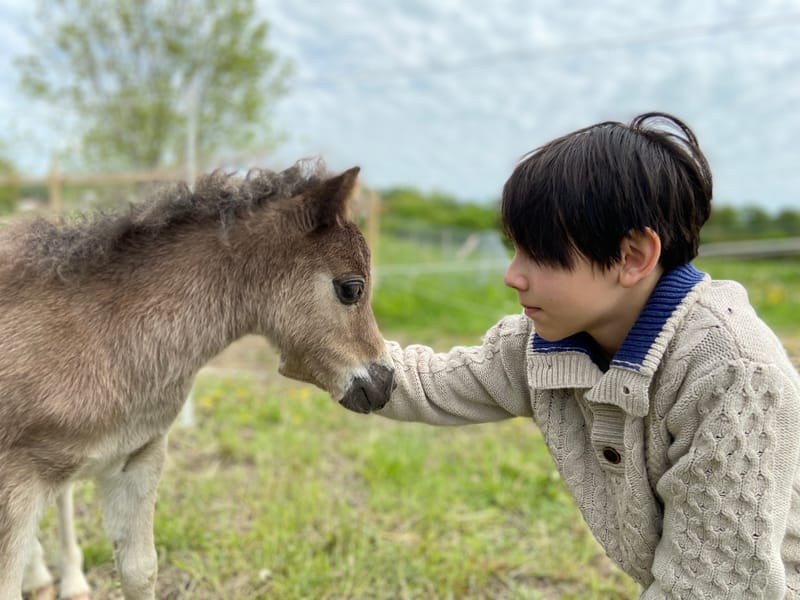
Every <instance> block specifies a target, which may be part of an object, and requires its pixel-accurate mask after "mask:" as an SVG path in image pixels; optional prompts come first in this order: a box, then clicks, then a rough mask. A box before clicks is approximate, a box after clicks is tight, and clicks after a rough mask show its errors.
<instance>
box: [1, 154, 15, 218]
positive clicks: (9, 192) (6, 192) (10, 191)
mask: <svg viewBox="0 0 800 600" xmlns="http://www.w3.org/2000/svg"><path fill="white" fill-rule="evenodd" d="M15 172H16V169H15V168H14V163H13V162H12V161H11V159H9V158H8V157H7V147H6V145H5V143H4V142H2V141H0V175H13V174H14V173H15ZM16 205H17V188H16V186H14V185H0V214H5V213H9V212H12V211H13V210H14V208H15V207H16Z"/></svg>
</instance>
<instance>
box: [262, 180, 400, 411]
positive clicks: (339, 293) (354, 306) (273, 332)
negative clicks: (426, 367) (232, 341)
mask: <svg viewBox="0 0 800 600" xmlns="http://www.w3.org/2000/svg"><path fill="white" fill-rule="evenodd" d="M358 171H359V169H358V167H354V168H352V169H350V170H348V171H345V172H344V173H342V174H340V175H338V176H335V177H330V178H327V179H320V180H319V181H317V182H315V183H314V184H313V185H310V186H309V187H307V188H306V189H303V190H302V191H301V192H299V193H297V194H295V195H292V196H290V197H288V198H284V199H282V200H278V201H277V202H276V203H275V204H274V205H273V207H274V210H272V211H270V215H268V218H267V219H265V221H264V223H262V227H261V228H260V227H259V225H258V224H256V225H253V224H251V227H253V229H252V233H253V234H257V232H259V229H260V233H261V234H263V235H267V236H274V238H275V239H278V240H280V243H279V244H278V247H277V248H276V249H275V250H273V252H272V254H271V256H269V257H262V258H263V264H262V265H261V266H260V269H261V272H262V275H261V277H263V281H265V282H267V287H268V289H269V292H268V294H269V297H270V300H271V303H272V306H271V307H270V310H269V311H267V312H266V313H265V314H268V315H269V321H267V320H265V321H263V322H262V325H261V327H262V329H263V331H262V333H265V334H266V335H267V336H268V337H270V338H271V339H272V341H273V343H274V344H275V345H276V346H277V347H278V349H279V351H280V355H281V358H280V366H279V371H280V372H281V373H282V374H283V375H286V376H287V377H291V378H293V379H299V380H301V381H306V382H309V383H313V384H315V385H317V386H318V387H321V388H322V389H324V390H326V391H328V392H329V393H330V394H331V395H332V396H333V397H334V399H336V400H337V401H339V402H340V403H341V404H342V405H344V406H345V407H347V408H349V409H351V410H354V411H356V412H365V413H366V412H370V411H372V410H377V409H379V408H381V407H383V405H384V404H385V403H386V402H387V401H388V399H389V395H390V393H391V390H392V381H393V374H394V373H393V370H392V368H391V367H390V366H389V365H390V360H389V359H388V357H387V356H386V351H385V346H384V342H383V337H382V336H381V334H380V332H379V330H378V326H377V324H376V322H375V317H374V315H373V313H372V308H371V306H370V296H371V286H370V284H371V277H370V253H369V248H368V247H367V243H366V241H365V239H364V237H363V236H362V235H361V232H360V231H359V230H358V227H357V226H356V225H355V224H354V223H353V222H352V221H351V220H350V218H349V216H348V214H349V210H348V204H349V202H350V200H351V198H352V196H353V195H354V191H355V188H356V184H357V178H358ZM256 268H259V267H258V266H257V267H256Z"/></svg>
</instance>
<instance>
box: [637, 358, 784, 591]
mask: <svg viewBox="0 0 800 600" xmlns="http://www.w3.org/2000/svg"><path fill="white" fill-rule="evenodd" d="M685 398H686V399H687V401H686V402H681V403H678V404H676V406H675V407H674V408H673V411H672V414H670V415H668V427H669V429H670V433H671V435H672V436H673V438H674V442H673V444H672V447H673V448H674V447H681V448H685V449H687V450H686V451H683V450H682V455H681V456H679V457H671V462H672V464H673V465H674V466H673V467H672V468H670V469H669V470H668V471H667V472H666V473H665V474H664V476H663V477H662V478H661V479H660V481H659V482H658V484H657V491H658V494H659V495H660V497H661V498H662V500H663V502H664V525H663V532H662V538H661V540H660V542H659V544H658V546H657V548H656V553H655V558H654V562H653V568H652V573H653V576H654V578H655V581H654V582H653V584H652V585H651V586H650V587H649V588H648V589H647V590H645V592H644V593H643V595H642V598H647V599H652V598H715V599H717V598H735V599H737V600H738V599H746V598H754V599H755V598H759V599H762V600H763V599H766V598H783V597H784V595H785V593H786V583H785V581H786V580H785V574H784V566H783V561H782V559H781V545H782V542H783V539H784V536H785V533H786V527H787V518H788V514H789V509H790V502H791V495H792V487H793V485H794V482H795V478H796V476H797V473H798V469H797V465H798V452H799V451H800V429H799V428H800V398H798V389H797V387H796V386H795V384H794V383H793V382H792V381H791V379H790V378H789V377H788V376H787V374H786V372H785V371H781V370H780V369H779V368H778V367H776V366H771V365H767V364H754V363H752V362H749V361H747V360H731V361H729V362H728V363H727V364H723V365H722V366H721V367H720V368H718V369H717V370H716V371H715V372H713V373H711V374H710V375H707V376H705V377H702V378H700V379H698V380H696V381H694V382H693V383H692V384H691V386H690V391H689V393H688V394H687V395H686V397H685ZM692 407H694V408H692Z"/></svg>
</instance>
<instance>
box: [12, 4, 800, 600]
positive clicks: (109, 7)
mask: <svg viewBox="0 0 800 600" xmlns="http://www.w3.org/2000/svg"><path fill="white" fill-rule="evenodd" d="M798 106H800V0H766V1H763V2H757V3H756V2H747V1H744V0H740V1H732V0H712V1H709V2H703V3H697V2H694V1H688V0H686V1H677V2H674V1H670V2H667V1H654V2H646V3H644V2H633V1H632V0H611V1H608V2H603V3H597V2H590V1H589V0H576V1H574V2H569V3H564V2H556V1H554V0H550V1H546V0H536V1H527V0H497V1H496V2H491V3H486V2H479V1H477V0H463V1H459V0H409V1H404V2H392V1H390V0H374V1H367V0H339V1H338V2H321V1H313V0H309V1H306V2H288V1H285V0H284V1H280V0H260V1H256V0H227V1H224V2H219V1H216V0H143V1H138V2H133V1H130V2H128V1H123V0H118V1H112V0H48V1H46V2H45V1H41V0H40V1H31V0H0V114H2V115H3V127H2V128H0V226H2V223H3V222H7V221H8V220H11V219H16V218H22V217H25V216H28V215H44V216H51V217H67V218H68V217H69V216H70V215H71V214H75V213H77V212H85V211H93V210H97V209H108V208H113V207H116V206H122V205H124V204H126V203H127V202H130V201H133V200H135V199H136V198H139V197H141V196H142V195H143V194H146V193H147V188H148V187H149V186H151V185H153V184H155V183H159V182H164V181H173V180H180V179H183V180H189V181H192V180H193V179H194V178H195V177H196V176H197V174H198V173H201V172H204V171H208V170H211V169H214V168H220V167H222V168H225V169H229V170H232V171H242V172H244V171H246V170H247V169H248V168H251V167H264V168H270V169H275V170H277V169H281V168H284V167H286V166H289V165H291V164H292V163H293V162H295V161H296V160H298V159H300V158H305V157H309V156H321V157H323V158H324V159H325V160H326V162H327V163H328V165H329V166H330V168H331V169H333V170H339V169H345V168H348V167H350V166H352V165H360V166H361V167H362V182H363V186H362V189H361V192H360V198H359V203H358V215H357V216H358V219H359V222H360V224H361V225H362V227H363V230H364V232H365V234H366V236H367V238H368V241H369V243H370V245H371V247H372V250H373V254H374V256H373V260H374V267H375V276H376V290H375V298H374V308H375V313H376V316H377V318H378V321H379V324H380V325H381V328H382V329H383V331H384V333H385V335H386V336H387V337H392V338H396V339H399V340H401V341H404V342H424V343H428V344H431V345H434V346H436V347H439V348H441V349H446V348H447V347H449V346H450V345H452V344H456V343H475V342H477V341H478V340H479V338H480V335H481V334H482V333H483V332H484V331H485V330H486V329H488V328H489V327H490V326H491V325H492V324H493V323H494V322H495V321H496V319H497V318H499V317H500V316H502V315H504V314H508V313H511V312H517V311H518V309H519V306H518V304H517V302H516V296H515V294H514V293H513V292H512V291H510V290H506V289H504V288H503V285H502V275H503V270H504V268H505V266H506V263H507V260H508V256H509V254H508V247H507V244H506V243H505V241H504V239H503V237H502V235H501V233H500V230H499V220H498V215H497V203H498V199H499V195H500V191H501V189H502V186H503V183H504V181H505V179H506V177H507V176H508V175H509V174H510V172H511V170H512V169H513V167H514V165H515V164H516V161H517V160H518V159H519V158H520V157H521V155H523V154H524V153H525V152H527V151H529V150H531V149H533V148H535V147H537V146H539V145H541V144H543V143H546V142H547V141H549V140H550V139H552V138H554V137H557V136H560V135H562V134H564V133H567V132H569V131H572V130H574V129H577V128H580V127H584V126H586V125H589V124H592V123H595V122H599V121H604V120H618V121H629V120H630V119H631V118H632V117H634V116H635V115H637V114H639V113H641V112H646V111H652V110H659V111H665V112H670V113H673V114H674V115H676V116H678V117H680V118H681V119H683V120H684V121H686V122H687V123H688V124H689V125H690V126H691V127H692V128H693V129H694V130H695V132H696V134H697V135H698V138H699V140H700V143H701V146H702V147H703V149H704V150H705V152H706V154H707V156H708V158H709V161H710V163H711V166H712V169H713V172H714V176H715V205H714V211H713V214H712V217H711V220H710V222H709V223H708V225H707V226H706V228H705V230H704V233H703V240H702V241H703V246H702V248H701V256H700V258H699V259H698V261H697V263H698V266H699V267H700V268H701V269H703V270H706V271H708V272H710V273H711V274H712V275H713V276H714V277H717V278H733V279H737V280H739V281H741V282H742V283H744V285H745V286H746V287H747V289H748V292H749V294H750V296H751V299H752V301H753V304H754V305H755V306H756V309H757V310H758V311H759V313H760V314H761V316H762V317H763V318H764V319H765V320H766V321H767V322H768V323H769V324H770V325H771V326H772V327H774V328H775V329H776V331H777V332H778V333H779V335H780V336H781V338H782V339H783V340H784V342H785V344H786V346H787V348H788V349H789V352H790V353H792V354H793V356H795V357H798V356H800V258H798V257H799V256H800V169H798V163H799V162H800V160H799V159H800V151H799V150H798V145H797V139H798V138H800V111H798V110H797V107H798ZM273 359H274V357H272V356H271V355H270V351H269V349H268V348H267V347H266V346H265V345H264V343H263V342H262V341H258V340H252V339H246V340H243V341H242V342H241V343H239V344H237V345H236V347H235V348H232V349H230V351H229V352H226V353H225V355H224V356H222V357H220V358H219V359H218V360H217V361H216V362H215V363H214V364H213V365H212V367H211V368H210V369H209V370H206V371H205V372H204V373H203V374H202V375H201V377H200V378H199V382H198V390H197V392H196V398H197V407H198V413H199V414H198V423H197V427H196V428H194V429H191V430H188V431H182V432H179V433H176V434H175V436H174V440H173V447H174V448H176V450H175V452H174V454H173V456H174V458H173V463H172V467H169V469H168V474H167V478H168V479H170V481H172V482H173V486H175V487H178V488H180V489H181V490H183V492H173V491H171V490H172V489H173V486H170V485H167V486H166V491H165V492H163V494H162V501H161V508H160V510H161V515H162V516H161V517H160V519H161V520H160V521H159V524H158V526H157V541H158V543H159V555H160V558H161V562H162V564H161V571H162V573H165V574H166V575H165V576H164V577H165V580H166V583H165V588H164V589H167V590H169V591H168V592H165V594H166V595H164V596H163V597H176V598H177V597H187V598H188V597H191V598H204V597H208V598H222V597H230V598H259V597H330V598H333V597H336V598H355V597H369V598H380V597H386V598H397V597H427V598H431V597H458V598H466V597H474V598H484V597H490V598H504V597H509V598H512V597H513V598H569V597H575V598H592V597H597V598H613V597H619V598H628V597H631V598H632V597H635V594H636V590H635V586H634V585H633V584H632V582H630V581H629V580H628V579H627V578H626V577H625V576H624V575H622V574H621V573H619V572H618V571H617V570H616V569H615V567H613V565H611V564H610V563H608V561H607V560H606V559H605V558H604V557H603V555H602V552H601V551H599V549H598V548H597V546H596V545H595V544H594V542H593V540H592V539H591V537H590V536H588V533H587V532H586V531H585V529H584V528H583V525H582V524H581V522H580V519H579V517H578V516H577V513H575V511H574V508H573V507H572V506H571V502H570V499H569V498H568V496H567V495H566V493H565V491H564V489H563V487H562V486H561V483H560V480H559V478H558V474H557V473H554V472H553V470H552V465H551V463H550V462H549V459H548V457H547V455H546V450H545V449H544V447H543V445H542V443H541V440H540V439H539V438H538V437H537V435H538V434H536V432H535V430H534V429H533V428H529V427H527V425H529V424H524V425H521V424H519V423H517V422H513V423H510V424H504V425H500V426H491V427H489V428H484V427H476V428H468V429H467V430H466V431H458V432H447V433H444V432H433V431H431V430H430V429H427V428H417V427H416V426H410V425H403V426H397V425H396V424H392V423H378V422H376V421H377V419H372V420H364V419H362V418H360V417H357V416H353V415H349V414H346V413H344V412H343V411H339V410H338V409H336V408H335V407H330V406H329V402H328V401H327V399H326V398H324V397H323V396H321V395H320V394H318V393H317V392H315V391H313V390H310V389H309V388H306V387H303V386H301V385H299V384H293V383H291V382H287V381H285V380H279V379H278V377H277V375H275V374H274V363H273V362H272V361H273ZM265 365H266V367H267V368H265ZM224 423H228V424H229V425H224ZM523 427H524V432H521V431H520V430H521V428H523ZM243 432H244V433H243ZM191 442H197V443H198V444H199V445H200V446H202V447H203V448H204V450H203V451H202V452H200V453H198V452H197V451H196V450H195V449H194V448H195V446H194V445H193V444H192V443H191ZM298 457H299V458H298ZM187 465H188V467H189V469H188V470H189V471H191V473H190V475H191V476H194V478H192V477H191V476H187V475H186V474H185V470H186V469H183V470H182V469H181V468H179V467H182V466H183V467H186V466H187ZM278 465H282V466H280V467H279V466H278ZM298 469H302V473H303V476H302V477H301V478H299V479H302V482H299V481H298V477H297V473H298ZM420 482H424V483H420ZM256 484H258V485H256ZM266 489H270V490H273V492H271V493H269V494H268V504H269V506H270V507H272V508H271V509H270V510H266V509H265V507H264V504H263V503H264V493H265V490H266ZM186 490H191V492H187V491H186ZM232 490H238V492H236V493H233V492H232ZM82 493H83V494H84V496H83V499H84V500H85V502H84V503H83V504H82V505H81V506H84V505H85V506H90V505H91V504H92V503H91V490H90V489H86V490H85V491H84V492H82ZM232 493H233V496H236V500H233V499H232V497H233V496H232V495H231V494H232ZM189 497H191V498H194V499H195V500H193V501H192V502H190V503H189V504H191V505H192V506H194V507H195V508H194V509H192V510H195V509H196V511H197V515H199V516H198V517H197V518H195V517H191V516H189V515H188V513H187V511H189V510H190V509H188V508H187V502H188V500H187V498H189ZM337 498H338V500H337ZM232 503H235V504H236V506H237V507H241V506H250V507H251V509H252V510H250V511H249V512H248V511H247V510H245V511H244V513H240V512H238V511H237V510H229V509H231V506H232ZM209 506H212V507H213V506H217V507H219V510H217V511H216V512H215V519H217V520H216V521H215V522H214V524H213V525H211V524H210V523H209V521H208V520H207V519H205V520H204V519H203V515H204V511H206V510H208V507H209ZM299 506H303V507H306V508H305V509H304V510H303V511H301V510H299V509H298V508H297V507H299ZM81 510H82V513H81V518H82V519H84V522H83V527H84V537H85V548H86V553H87V568H88V569H89V570H90V573H91V578H93V579H92V580H93V584H94V585H95V587H96V589H98V590H99V591H98V597H100V598H105V597H109V598H112V597H116V596H115V595H114V594H115V593H117V592H116V591H115V588H114V584H113V577H112V576H111V574H110V573H109V572H108V571H107V570H106V569H107V566H108V561H109V559H110V547H109V546H108V545H107V542H105V541H104V539H103V537H102V534H101V533H100V526H99V522H98V520H97V515H96V513H95V512H94V509H89V508H82V509H81ZM213 510H214V509H213V508H212V511H213ZM230 513H235V514H233V515H231V514H230ZM245 513H246V515H247V516H246V518H243V517H242V514H245ZM315 513H316V514H317V517H314V514H315ZM532 532H533V533H532ZM534 538H535V539H534ZM298 540H300V541H298ZM301 542H302V543H301ZM311 573H313V576H312V575H310V574H311ZM376 573H379V574H380V576H378V575H376Z"/></svg>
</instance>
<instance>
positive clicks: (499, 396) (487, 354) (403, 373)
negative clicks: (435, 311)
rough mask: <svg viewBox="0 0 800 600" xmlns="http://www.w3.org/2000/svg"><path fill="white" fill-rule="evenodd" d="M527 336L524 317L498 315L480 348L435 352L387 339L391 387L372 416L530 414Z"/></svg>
mask: <svg viewBox="0 0 800 600" xmlns="http://www.w3.org/2000/svg"><path fill="white" fill-rule="evenodd" d="M531 335H532V328H531V322H530V320H529V319H528V318H526V317H525V316H524V315H518V316H510V317H506V318H504V319H502V320H501V321H500V322H499V323H497V324H496V325H495V326H494V327H492V328H491V329H490V330H489V331H488V332H487V334H486V336H485V337H484V340H483V343H482V344H481V345H480V346H472V347H462V346H458V347H455V348H453V349H452V350H450V351H449V352H445V353H436V352H434V351H433V350H432V349H431V348H428V347H426V346H417V345H413V346H408V347H406V348H401V347H400V345H398V344H397V343H395V342H387V346H388V350H389V352H390V354H391V356H392V360H393V362H394V367H395V383H396V387H395V389H394V391H393V392H392V396H391V399H390V400H389V402H388V403H387V405H386V406H385V407H384V408H383V409H381V410H380V411H378V412H377V414H379V415H382V416H385V417H388V418H391V419H398V420H401V421H420V422H424V423H430V424H433V425H464V424H468V423H483V422H489V421H498V420H501V419H507V418H510V417H515V416H528V417H530V416H531V397H530V392H529V391H528V384H527V374H526V366H525V365H526V355H527V352H528V347H529V345H530V337H531Z"/></svg>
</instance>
